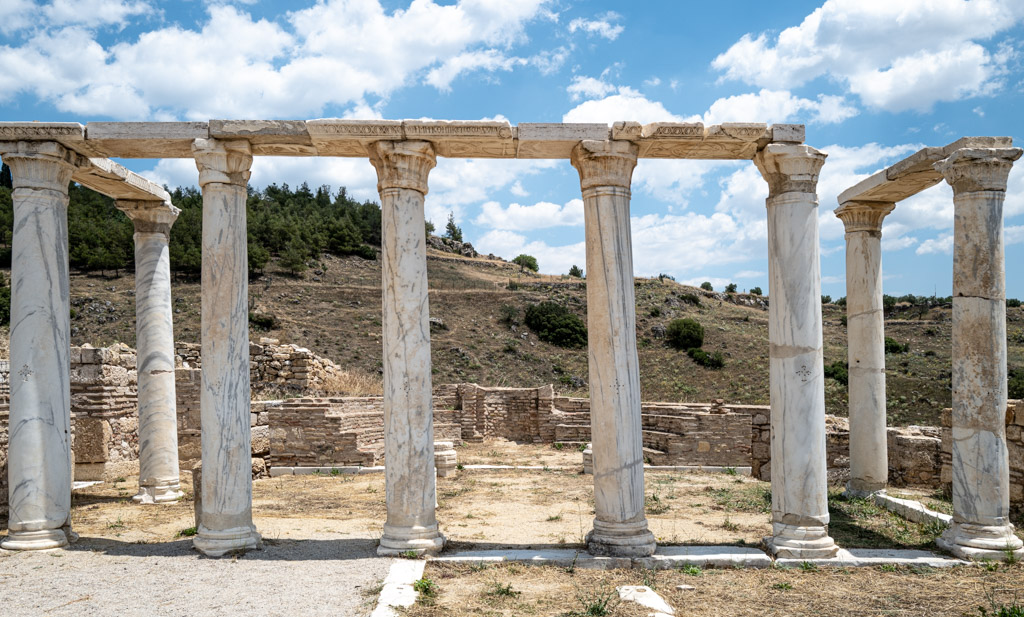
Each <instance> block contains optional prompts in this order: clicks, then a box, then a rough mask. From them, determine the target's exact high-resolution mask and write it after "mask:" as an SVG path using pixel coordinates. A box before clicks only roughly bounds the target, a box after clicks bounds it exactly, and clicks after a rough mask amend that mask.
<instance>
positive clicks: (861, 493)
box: [843, 480, 886, 499]
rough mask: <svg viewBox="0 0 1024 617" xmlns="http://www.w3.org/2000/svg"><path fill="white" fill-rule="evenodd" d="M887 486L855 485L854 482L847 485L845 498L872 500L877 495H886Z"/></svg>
mask: <svg viewBox="0 0 1024 617" xmlns="http://www.w3.org/2000/svg"><path fill="white" fill-rule="evenodd" d="M885 489H886V485H885V484H881V485H875V486H872V485H870V484H864V483H854V482H853V481H852V480H851V481H850V482H847V483H846V490H844V491H843V497H844V498H846V499H871V498H872V497H874V496H875V495H884V494H885Z"/></svg>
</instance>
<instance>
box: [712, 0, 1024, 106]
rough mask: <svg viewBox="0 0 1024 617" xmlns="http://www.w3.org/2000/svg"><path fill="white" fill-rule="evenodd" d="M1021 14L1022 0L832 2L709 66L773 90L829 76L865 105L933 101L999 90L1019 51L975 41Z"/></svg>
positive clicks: (747, 39) (746, 41)
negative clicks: (796, 24)
mask: <svg viewBox="0 0 1024 617" xmlns="http://www.w3.org/2000/svg"><path fill="white" fill-rule="evenodd" d="M1022 17H1024V4H1022V3H1020V2H1019V1H1017V0H975V1H973V2H967V1H964V0H903V1H901V2H884V1H875V2H864V1H863V0H827V1H826V2H825V3H824V4H823V5H822V6H821V7H820V8H818V9H815V10H814V11H813V12H812V13H811V14H810V15H808V16H807V17H806V18H805V19H804V20H803V22H802V23H801V24H800V25H798V26H794V27H790V28H786V29H785V30H783V31H782V32H780V33H779V34H778V36H775V37H772V36H770V35H769V34H767V33H761V34H759V35H757V36H753V35H751V34H746V35H744V36H743V37H741V38H740V40H739V41H737V42H736V43H735V44H733V45H732V46H731V47H730V48H729V49H728V50H727V51H726V52H724V53H722V54H721V55H719V56H718V57H717V58H715V60H714V61H713V62H712V67H714V68H715V69H717V70H719V71H722V72H723V73H724V75H723V78H724V79H734V80H739V81H743V82H745V83H748V84H752V85H757V86H760V87H764V88H774V89H792V88H795V87H798V86H801V85H803V84H805V83H807V82H809V81H811V80H813V79H816V78H818V77H822V76H829V77H831V78H833V79H835V80H837V81H839V82H840V83H842V84H844V85H845V86H846V87H847V88H848V89H849V91H850V92H852V93H854V94H857V95H858V96H860V98H861V100H862V102H864V103H865V104H866V105H869V106H872V107H876V108H884V109H887V110H890V111H901V110H905V109H928V108H930V107H931V105H932V104H934V103H935V102H936V101H949V100H958V99H961V98H968V97H973V96H981V95H985V94H989V93H991V92H993V91H995V90H997V89H998V88H999V87H1000V86H1001V84H1000V77H1001V75H1002V74H1003V72H1004V71H1005V67H1006V65H1007V63H1008V62H1009V60H1010V59H1011V57H1012V56H1013V52H1012V50H1010V49H1008V48H999V49H997V50H995V51H992V50H989V49H986V48H985V47H983V46H982V45H980V44H979V43H977V42H976V41H979V40H986V39H989V38H991V37H992V36H993V35H995V34H997V33H999V32H1002V31H1004V30H1006V29H1008V28H1010V27H1012V26H1013V25H1014V24H1016V23H1017V22H1018V21H1019V20H1020V19H1021V18H1022Z"/></svg>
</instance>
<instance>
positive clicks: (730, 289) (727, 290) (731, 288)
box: [725, 283, 736, 294]
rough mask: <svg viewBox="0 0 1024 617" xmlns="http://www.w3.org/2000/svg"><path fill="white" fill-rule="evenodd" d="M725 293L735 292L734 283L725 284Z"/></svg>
mask: <svg viewBox="0 0 1024 617" xmlns="http://www.w3.org/2000/svg"><path fill="white" fill-rule="evenodd" d="M725 293H727V294H734V293H736V283H729V284H728V285H726V286H725Z"/></svg>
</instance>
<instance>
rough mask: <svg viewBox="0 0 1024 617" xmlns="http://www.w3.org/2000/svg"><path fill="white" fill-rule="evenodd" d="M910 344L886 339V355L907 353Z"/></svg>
mask: <svg viewBox="0 0 1024 617" xmlns="http://www.w3.org/2000/svg"><path fill="white" fill-rule="evenodd" d="M908 351H910V343H901V342H899V341H897V340H896V339H894V338H889V337H888V336H887V337H885V353H907V352H908Z"/></svg>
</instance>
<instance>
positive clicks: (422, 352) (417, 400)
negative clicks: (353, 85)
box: [204, 141, 445, 555]
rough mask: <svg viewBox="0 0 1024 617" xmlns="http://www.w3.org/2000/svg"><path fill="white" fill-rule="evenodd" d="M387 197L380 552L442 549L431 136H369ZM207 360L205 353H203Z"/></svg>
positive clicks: (384, 202) (381, 187)
mask: <svg viewBox="0 0 1024 617" xmlns="http://www.w3.org/2000/svg"><path fill="white" fill-rule="evenodd" d="M368 150H369V151H370V162H371V163H373V166H374V167H375V168H376V170H377V190H378V191H379V192H380V204H381V246H382V261H383V264H382V271H383V273H382V275H383V282H382V287H383V302H384V315H383V326H384V327H383V330H384V451H385V453H384V459H385V461H386V465H385V467H386V469H385V487H386V488H385V500H386V503H387V520H386V521H385V523H384V532H383V534H382V535H381V539H380V546H379V547H378V549H377V553H378V554H380V555H396V554H399V553H404V552H408V551H414V552H416V553H419V554H423V553H436V552H438V551H440V550H441V548H443V546H444V541H445V539H444V536H443V535H442V534H441V532H440V530H439V529H438V525H437V517H436V512H435V508H436V503H437V498H436V493H437V487H436V476H435V472H434V424H433V400H432V397H431V377H430V324H429V316H430V315H429V307H428V298H427V248H426V237H425V236H424V234H423V225H424V213H423V201H424V196H425V195H426V194H427V176H428V175H429V173H430V170H431V169H433V168H434V165H435V164H436V159H435V156H434V148H433V146H432V145H431V144H430V142H426V141H378V142H374V143H372V144H370V146H369V148H368ZM204 362H205V359H204Z"/></svg>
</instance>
